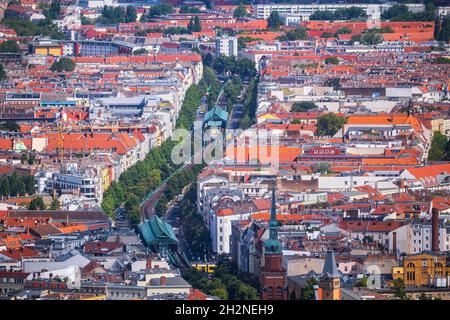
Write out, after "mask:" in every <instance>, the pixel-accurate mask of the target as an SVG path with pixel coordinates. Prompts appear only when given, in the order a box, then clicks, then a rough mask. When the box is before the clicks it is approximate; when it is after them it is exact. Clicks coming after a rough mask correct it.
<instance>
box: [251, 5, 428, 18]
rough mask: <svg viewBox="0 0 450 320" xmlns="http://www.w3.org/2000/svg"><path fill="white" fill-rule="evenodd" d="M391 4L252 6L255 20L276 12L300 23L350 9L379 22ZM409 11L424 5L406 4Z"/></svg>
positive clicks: (418, 10)
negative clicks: (319, 14) (317, 13)
mask: <svg viewBox="0 0 450 320" xmlns="http://www.w3.org/2000/svg"><path fill="white" fill-rule="evenodd" d="M393 5H394V4H393V3H388V4H357V3H354V4H353V3H352V4H338V3H327V4H325V3H324V4H257V5H255V6H254V10H253V11H254V12H255V17H256V18H257V19H267V18H268V17H269V16H270V14H271V13H272V11H278V13H279V14H280V16H298V17H300V18H301V20H302V21H305V20H309V16H310V15H311V14H313V13H314V12H315V11H318V10H328V11H336V10H339V9H345V8H350V7H358V8H361V9H363V10H364V11H365V12H366V14H367V16H368V17H369V20H372V21H374V20H380V19H381V13H382V12H384V11H385V10H387V9H389V8H390V7H392V6H393ZM406 6H408V8H409V10H411V11H413V12H420V11H424V10H425V5H424V4H406Z"/></svg>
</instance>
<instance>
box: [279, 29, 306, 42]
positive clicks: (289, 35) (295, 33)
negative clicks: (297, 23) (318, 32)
mask: <svg viewBox="0 0 450 320" xmlns="http://www.w3.org/2000/svg"><path fill="white" fill-rule="evenodd" d="M307 39H308V33H307V32H306V29H305V28H301V27H300V28H295V29H294V30H289V31H287V32H286V33H285V34H284V35H282V36H280V37H278V40H280V41H294V40H307Z"/></svg>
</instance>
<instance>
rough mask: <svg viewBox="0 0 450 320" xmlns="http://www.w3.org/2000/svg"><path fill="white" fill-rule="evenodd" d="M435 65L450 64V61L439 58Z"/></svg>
mask: <svg viewBox="0 0 450 320" xmlns="http://www.w3.org/2000/svg"><path fill="white" fill-rule="evenodd" d="M434 63H436V64H450V59H449V58H446V57H437V58H436V59H435V60H434Z"/></svg>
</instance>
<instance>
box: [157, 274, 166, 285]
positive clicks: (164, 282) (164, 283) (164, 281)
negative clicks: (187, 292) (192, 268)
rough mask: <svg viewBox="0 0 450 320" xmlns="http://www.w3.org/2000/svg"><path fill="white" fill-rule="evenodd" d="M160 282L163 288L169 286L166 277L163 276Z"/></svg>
mask: <svg viewBox="0 0 450 320" xmlns="http://www.w3.org/2000/svg"><path fill="white" fill-rule="evenodd" d="M159 282H160V284H161V285H162V286H165V285H167V278H166V277H165V276H161V278H160V281H159Z"/></svg>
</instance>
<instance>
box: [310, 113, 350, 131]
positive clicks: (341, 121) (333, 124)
mask: <svg viewBox="0 0 450 320" xmlns="http://www.w3.org/2000/svg"><path fill="white" fill-rule="evenodd" d="M346 122H347V119H346V118H344V117H340V116H338V115H335V114H333V113H327V114H324V115H322V116H320V117H319V118H318V119H317V135H319V136H334V135H335V134H336V133H337V132H338V131H339V130H341V129H342V128H343V127H344V125H345V123H346Z"/></svg>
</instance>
